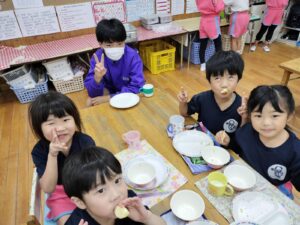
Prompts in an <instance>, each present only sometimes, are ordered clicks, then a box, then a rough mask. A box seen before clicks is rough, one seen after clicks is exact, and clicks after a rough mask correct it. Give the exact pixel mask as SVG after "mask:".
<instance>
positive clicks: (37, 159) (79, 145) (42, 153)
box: [31, 132, 95, 185]
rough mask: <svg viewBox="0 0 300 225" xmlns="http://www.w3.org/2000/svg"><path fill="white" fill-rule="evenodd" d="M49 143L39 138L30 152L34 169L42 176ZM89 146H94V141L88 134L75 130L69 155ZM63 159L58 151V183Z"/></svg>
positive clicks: (62, 155)
mask: <svg viewBox="0 0 300 225" xmlns="http://www.w3.org/2000/svg"><path fill="white" fill-rule="evenodd" d="M49 145H50V142H49V141H45V140H40V141H38V143H36V145H35V146H34V147H33V150H32V152H31V156H32V160H33V163H34V164H35V166H36V170H37V173H38V176H39V177H42V176H43V174H44V172H45V169H46V164H47V160H48V154H49ZM90 146H95V142H94V140H93V139H92V138H91V137H90V136H88V135H86V134H84V133H81V132H75V134H74V136H73V139H72V145H71V148H70V152H69V155H71V154H72V153H74V152H78V151H81V150H82V149H84V148H87V147H90ZM65 160H66V156H65V155H64V154H63V153H61V152H59V154H58V155H57V167H58V179H57V184H58V185H61V184H62V168H63V166H64V163H65Z"/></svg>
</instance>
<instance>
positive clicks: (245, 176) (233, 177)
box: [224, 165, 256, 191]
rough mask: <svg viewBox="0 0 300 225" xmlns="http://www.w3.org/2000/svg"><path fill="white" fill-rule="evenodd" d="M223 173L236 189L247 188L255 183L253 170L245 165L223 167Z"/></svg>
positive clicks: (242, 189)
mask: <svg viewBox="0 0 300 225" xmlns="http://www.w3.org/2000/svg"><path fill="white" fill-rule="evenodd" d="M224 175H225V176H226V177H227V181H228V183H229V184H230V185H231V186H232V187H233V188H234V189H235V190H236V191H244V190H247V189H249V188H252V187H253V186H254V185H255V184H256V176H255V174H254V172H253V171H252V170H251V169H249V168H248V167H246V166H242V165H229V166H227V167H226V168H225V170H224Z"/></svg>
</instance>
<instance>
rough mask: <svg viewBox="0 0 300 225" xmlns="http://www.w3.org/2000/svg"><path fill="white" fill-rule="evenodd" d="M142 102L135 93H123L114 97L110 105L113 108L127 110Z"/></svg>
mask: <svg viewBox="0 0 300 225" xmlns="http://www.w3.org/2000/svg"><path fill="white" fill-rule="evenodd" d="M139 101H140V97H139V96H138V95H136V94H133V93H121V94H118V95H115V96H113V97H112V98H111V99H110V101H109V103H110V105H111V106H112V107H115V108H118V109H126V108H130V107H132V106H135V105H136V104H138V103H139Z"/></svg>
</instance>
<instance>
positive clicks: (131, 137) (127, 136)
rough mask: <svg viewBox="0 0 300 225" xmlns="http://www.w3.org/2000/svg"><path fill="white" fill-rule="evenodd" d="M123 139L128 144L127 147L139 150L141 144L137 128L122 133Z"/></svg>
mask: <svg viewBox="0 0 300 225" xmlns="http://www.w3.org/2000/svg"><path fill="white" fill-rule="evenodd" d="M122 138H123V140H124V141H125V142H126V143H127V144H128V149H132V150H139V149H141V148H142V146H141V141H140V138H141V134H140V132H139V131H138V130H131V131H128V132H126V133H124V134H123V135H122Z"/></svg>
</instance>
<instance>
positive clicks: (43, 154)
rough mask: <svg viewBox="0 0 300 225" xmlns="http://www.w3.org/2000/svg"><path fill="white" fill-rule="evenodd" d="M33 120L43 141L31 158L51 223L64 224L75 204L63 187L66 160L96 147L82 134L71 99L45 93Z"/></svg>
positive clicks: (31, 112) (32, 109)
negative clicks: (45, 199) (86, 149)
mask: <svg viewBox="0 0 300 225" xmlns="http://www.w3.org/2000/svg"><path fill="white" fill-rule="evenodd" d="M29 121H30V124H31V127H32V130H33V132H34V134H35V135H36V137H37V138H39V141H38V142H37V143H36V145H35V146H34V148H33V150H32V152H31V155H32V160H33V162H34V164H35V166H36V169H37V173H38V176H39V184H40V186H41V189H42V190H43V191H44V192H45V193H49V194H50V195H49V197H48V199H47V201H46V204H47V206H48V208H49V209H50V213H49V214H48V215H47V218H48V219H49V220H52V221H54V222H56V223H57V224H58V225H60V224H64V223H65V221H66V220H67V219H68V217H69V215H70V214H71V212H72V211H73V209H75V207H76V206H75V205H74V204H73V203H72V201H71V200H70V199H69V198H68V196H67V195H66V194H65V192H64V189H63V187H62V177H61V176H62V167H63V165H64V162H65V160H66V158H68V157H69V156H70V155H72V154H73V153H75V152H78V151H82V149H83V148H85V147H88V146H93V145H95V142H94V140H93V139H92V138H91V137H90V136H88V135H86V134H83V133H82V132H81V119H80V115H79V112H78V109H77V108H76V106H75V104H74V103H73V102H72V100H71V99H69V98H68V97H67V96H65V95H63V94H61V93H59V92H54V91H49V92H48V93H46V94H41V95H40V96H38V97H37V98H36V99H35V101H34V102H33V103H32V104H31V105H30V106H29Z"/></svg>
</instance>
